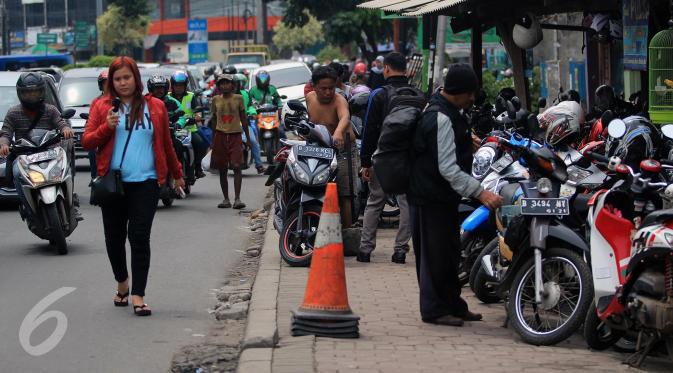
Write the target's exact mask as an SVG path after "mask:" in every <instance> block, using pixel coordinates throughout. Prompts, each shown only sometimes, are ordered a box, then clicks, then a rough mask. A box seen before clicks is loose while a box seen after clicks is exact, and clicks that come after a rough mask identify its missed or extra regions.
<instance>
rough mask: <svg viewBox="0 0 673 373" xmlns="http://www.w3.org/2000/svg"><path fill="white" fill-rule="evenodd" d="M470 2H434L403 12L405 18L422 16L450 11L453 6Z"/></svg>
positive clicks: (444, 0) (448, 0)
mask: <svg viewBox="0 0 673 373" xmlns="http://www.w3.org/2000/svg"><path fill="white" fill-rule="evenodd" d="M467 1H469V0H440V1H433V2H432V3H429V4H426V5H424V6H422V7H420V8H418V9H415V10H411V11H407V12H403V15H405V16H422V15H425V14H430V13H435V12H439V11H440V10H444V9H448V8H451V7H453V6H456V5H459V4H462V3H465V2H467Z"/></svg>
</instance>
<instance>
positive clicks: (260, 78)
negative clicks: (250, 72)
mask: <svg viewBox="0 0 673 373" xmlns="http://www.w3.org/2000/svg"><path fill="white" fill-rule="evenodd" d="M255 83H256V85H257V87H259V88H260V89H262V90H266V89H267V88H269V85H270V84H271V75H269V72H268V71H266V70H259V71H258V72H257V74H255Z"/></svg>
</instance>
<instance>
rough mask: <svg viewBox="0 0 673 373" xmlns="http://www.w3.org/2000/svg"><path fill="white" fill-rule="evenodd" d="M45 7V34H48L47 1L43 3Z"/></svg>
mask: <svg viewBox="0 0 673 373" xmlns="http://www.w3.org/2000/svg"><path fill="white" fill-rule="evenodd" d="M42 5H43V7H42V9H43V12H44V32H47V0H44V3H42Z"/></svg>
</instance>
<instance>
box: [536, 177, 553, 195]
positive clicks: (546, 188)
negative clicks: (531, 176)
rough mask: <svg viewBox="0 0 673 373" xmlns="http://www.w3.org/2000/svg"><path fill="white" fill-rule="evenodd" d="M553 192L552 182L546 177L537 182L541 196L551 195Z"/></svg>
mask: <svg viewBox="0 0 673 373" xmlns="http://www.w3.org/2000/svg"><path fill="white" fill-rule="evenodd" d="M551 190H552V184H551V180H549V179H547V178H546V177H543V178H541V179H540V180H538V181H537V191H538V192H540V194H547V193H551Z"/></svg>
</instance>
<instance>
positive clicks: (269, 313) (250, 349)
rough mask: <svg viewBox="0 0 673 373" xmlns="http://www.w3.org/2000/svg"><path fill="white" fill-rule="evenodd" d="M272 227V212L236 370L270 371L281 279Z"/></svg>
mask: <svg viewBox="0 0 673 373" xmlns="http://www.w3.org/2000/svg"><path fill="white" fill-rule="evenodd" d="M275 236H276V230H275V229H274V227H273V212H272V211H270V212H269V218H268V220H267V224H266V232H265V233H264V245H263V247H262V251H261V259H260V263H259V268H258V269H257V276H256V277H255V283H254V285H253V288H252V297H251V299H250V307H249V309H248V322H247V325H246V328H245V336H244V337H243V341H242V343H241V356H240V358H239V361H238V368H237V372H238V373H247V372H271V358H272V355H273V354H272V350H273V347H274V346H275V345H276V344H277V343H278V324H277V321H276V317H277V315H276V314H277V312H278V311H277V308H278V285H279V283H280V260H281V258H280V253H279V252H278V238H277V237H275Z"/></svg>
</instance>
